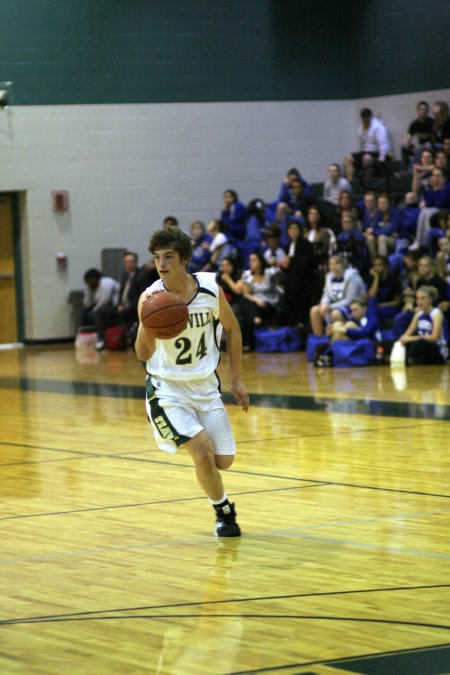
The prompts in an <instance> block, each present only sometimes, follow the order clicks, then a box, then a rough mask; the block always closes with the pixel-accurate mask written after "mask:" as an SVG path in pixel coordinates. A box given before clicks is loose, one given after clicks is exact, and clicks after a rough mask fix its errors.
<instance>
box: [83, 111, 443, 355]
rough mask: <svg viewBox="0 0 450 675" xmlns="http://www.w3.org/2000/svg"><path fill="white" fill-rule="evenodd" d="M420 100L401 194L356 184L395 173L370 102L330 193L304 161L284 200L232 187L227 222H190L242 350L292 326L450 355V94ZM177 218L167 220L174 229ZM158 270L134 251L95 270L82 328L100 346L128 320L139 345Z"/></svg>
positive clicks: (198, 262) (197, 261) (223, 218)
mask: <svg viewBox="0 0 450 675" xmlns="http://www.w3.org/2000/svg"><path fill="white" fill-rule="evenodd" d="M433 113H434V117H431V116H429V106H428V104H427V103H426V102H425V101H420V102H419V103H418V105H417V118H416V119H415V120H414V121H413V122H411V124H410V125H409V127H408V131H407V133H406V134H405V137H404V139H403V142H402V146H401V154H402V169H401V174H402V176H410V178H411V186H410V190H409V191H408V192H406V193H405V194H403V195H402V197H401V199H400V200H396V202H395V203H394V200H393V199H392V197H391V195H389V194H387V193H385V192H383V193H381V194H376V193H375V192H374V191H373V190H366V191H365V193H364V195H360V199H357V198H355V196H354V194H353V191H352V181H353V180H354V179H355V177H357V176H361V178H362V179H365V180H367V179H369V178H371V177H373V176H376V175H377V173H379V172H380V171H381V172H384V170H385V166H386V161H388V160H389V157H390V156H391V155H392V147H391V143H390V134H389V131H388V129H387V128H386V125H385V124H384V123H383V121H382V120H381V119H379V118H376V117H375V116H374V115H373V113H372V111H371V110H369V109H368V108H363V109H362V110H361V113H360V115H361V126H360V128H359V130H358V138H359V149H358V151H357V152H354V153H351V154H349V155H347V156H346V157H345V158H344V160H343V171H341V166H340V164H339V163H331V164H330V165H329V166H328V177H327V178H326V180H325V181H324V184H323V192H322V195H321V196H319V197H318V196H316V195H317V190H314V191H313V188H312V186H311V185H310V184H309V183H308V182H307V181H306V180H305V178H304V177H303V176H302V174H301V173H300V171H299V170H298V169H297V168H292V169H290V170H289V171H288V172H287V174H286V176H285V177H284V179H283V181H282V183H281V186H280V190H279V194H278V196H277V198H275V199H273V200H271V201H264V200H263V199H260V198H257V199H253V200H252V201H250V202H249V203H248V204H247V205H245V204H244V203H242V202H241V201H240V199H239V196H238V194H237V193H236V191H235V190H232V189H227V190H225V191H224V193H223V208H222V211H221V213H220V215H218V217H217V218H214V219H212V220H211V221H210V222H209V223H207V224H205V223H203V222H201V221H199V220H196V221H195V222H193V223H192V225H191V226H190V236H191V239H192V242H193V247H194V253H193V256H192V258H191V260H190V261H189V263H188V267H187V271H188V272H190V273H195V272H199V271H210V272H214V273H215V274H216V278H217V281H218V283H219V285H220V286H221V287H222V288H223V290H224V292H225V295H226V297H227V299H228V301H229V302H230V304H231V306H232V308H233V310H234V312H235V314H236V316H237V318H238V320H239V323H240V326H241V330H242V334H243V348H244V350H245V351H251V350H252V349H254V348H255V329H257V328H261V327H264V326H266V327H275V326H292V327H294V328H296V329H297V330H298V331H299V332H300V333H301V334H302V335H303V336H306V335H307V334H313V335H315V336H317V337H320V336H324V335H328V336H329V338H330V340H335V339H350V340H358V339H362V338H364V339H367V338H369V339H372V340H374V341H379V340H381V339H382V337H383V331H386V330H389V331H390V333H389V335H390V338H391V339H392V341H393V340H400V341H401V342H402V343H403V344H404V345H405V346H406V351H407V358H408V362H409V363H444V362H445V360H446V359H447V357H448V333H447V322H448V321H449V320H450V181H449V178H450V116H449V108H448V105H447V104H446V103H445V102H442V101H438V102H436V103H435V104H434V106H433ZM168 225H172V226H178V222H177V219H176V218H175V217H173V216H168V217H167V218H166V219H165V220H164V223H163V226H164V227H166V226H168ZM156 277H157V274H156V270H155V267H154V264H153V262H152V261H149V262H147V263H146V264H145V265H144V266H143V267H141V268H139V267H138V259H137V255H136V254H135V253H132V252H129V251H128V252H126V254H125V255H124V273H123V276H122V279H121V282H120V283H118V282H116V281H114V280H113V279H110V278H108V277H104V276H102V275H101V273H100V271H99V270H97V269H90V270H88V271H87V272H86V274H85V277H84V280H85V284H86V291H85V298H84V311H83V316H82V323H83V324H93V325H95V327H96V330H97V334H98V342H97V348H98V349H103V348H104V347H105V344H106V341H105V329H106V328H107V327H109V326H115V325H122V326H123V327H124V332H125V335H129V336H130V337H129V344H130V345H131V344H132V336H133V328H134V327H135V325H136V322H137V302H138V299H139V295H140V293H141V292H142V291H143V290H144V289H145V288H147V287H148V286H149V285H150V284H151V283H152V282H153V281H154V280H155V279H156Z"/></svg>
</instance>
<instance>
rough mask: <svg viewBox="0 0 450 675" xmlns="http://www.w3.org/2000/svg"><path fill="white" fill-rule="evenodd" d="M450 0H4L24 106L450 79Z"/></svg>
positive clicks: (1, 47) (400, 86)
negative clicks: (338, 0) (448, 0)
mask: <svg viewBox="0 0 450 675" xmlns="http://www.w3.org/2000/svg"><path fill="white" fill-rule="evenodd" d="M449 16H450V11H449V3H448V2H443V1H441V2H439V1H438V0H428V1H427V2H426V3H424V2H423V1H422V2H419V1H418V0H409V1H408V2H407V1H406V0H392V1H390V2H389V1H388V0H376V1H375V0H372V1H370V0H364V1H363V0H360V1H359V0H340V2H339V3H336V2H331V1H330V0H239V1H238V0H226V1H224V0H184V2H182V1H181V0H165V1H161V0H40V1H38V0H2V1H1V3H0V80H12V81H13V82H14V89H13V101H14V103H15V104H18V105H30V104H61V103H66V104H69V103H74V104H82V103H128V102H130V103H131V102H180V101H199V102H202V101H246V100H248V101H253V100H283V99H285V100H305V99H345V98H355V97H359V96H372V95H379V94H391V93H401V92H402V91H417V90H420V89H428V88H444V87H447V86H450V84H449V75H448V73H449V68H448V66H449V62H450V48H449V44H450V39H449V35H450V33H449V25H448V21H449Z"/></svg>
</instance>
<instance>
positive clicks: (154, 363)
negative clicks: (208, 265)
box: [146, 272, 222, 381]
mask: <svg viewBox="0 0 450 675" xmlns="http://www.w3.org/2000/svg"><path fill="white" fill-rule="evenodd" d="M192 276H193V277H194V279H196V281H197V284H198V290H197V293H196V295H195V297H194V299H193V300H191V302H190V303H189V304H188V310H189V323H188V325H187V327H186V329H185V330H184V331H183V332H182V333H180V334H179V335H177V336H176V337H174V338H172V339H170V340H158V339H157V340H156V350H155V353H154V354H153V356H152V357H151V358H150V359H149V360H148V361H147V364H146V370H147V373H148V374H149V375H153V376H155V377H161V378H163V379H164V378H166V379H169V380H184V381H187V380H199V379H203V378H205V377H208V376H209V375H211V373H212V372H214V371H215V370H216V368H217V365H218V363H219V358H220V349H219V345H220V337H221V334H222V325H221V324H220V323H219V321H218V319H219V287H218V285H217V283H216V281H215V274H214V273H211V272H197V273H196V274H193V275H192ZM149 290H150V291H152V292H154V291H163V290H166V289H165V288H164V283H163V281H162V279H158V281H155V283H153V284H152V285H151V286H150V287H149Z"/></svg>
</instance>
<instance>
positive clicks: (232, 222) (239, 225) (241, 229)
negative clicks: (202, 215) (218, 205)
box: [220, 190, 245, 242]
mask: <svg viewBox="0 0 450 675" xmlns="http://www.w3.org/2000/svg"><path fill="white" fill-rule="evenodd" d="M223 206H224V208H223V210H222V213H221V216H220V217H221V220H222V223H223V225H224V230H225V232H226V234H227V236H228V238H229V239H232V240H234V241H236V242H240V241H242V239H243V238H244V236H245V206H244V204H243V203H242V202H240V201H239V197H238V195H237V192H235V191H234V190H225V192H224V193H223Z"/></svg>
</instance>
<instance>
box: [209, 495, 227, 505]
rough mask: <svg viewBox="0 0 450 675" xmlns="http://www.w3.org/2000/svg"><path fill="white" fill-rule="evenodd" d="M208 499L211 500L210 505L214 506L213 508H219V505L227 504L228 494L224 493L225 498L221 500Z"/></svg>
mask: <svg viewBox="0 0 450 675" xmlns="http://www.w3.org/2000/svg"><path fill="white" fill-rule="evenodd" d="M208 499H209V503H210V504H212V505H213V506H219V504H223V503H224V502H226V500H227V499H228V497H227V493H226V492H224V494H223V497H221V498H220V499H211V498H210V497H208Z"/></svg>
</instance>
